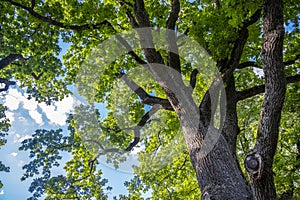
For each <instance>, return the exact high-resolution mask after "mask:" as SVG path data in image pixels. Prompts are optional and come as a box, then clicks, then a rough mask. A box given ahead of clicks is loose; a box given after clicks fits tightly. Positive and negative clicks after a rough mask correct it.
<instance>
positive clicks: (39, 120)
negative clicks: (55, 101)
mask: <svg viewBox="0 0 300 200" xmlns="http://www.w3.org/2000/svg"><path fill="white" fill-rule="evenodd" d="M29 115H30V117H31V118H32V119H33V120H34V121H35V122H36V123H37V124H39V125H42V124H43V123H44V122H43V118H42V114H41V113H39V112H38V111H37V110H29Z"/></svg>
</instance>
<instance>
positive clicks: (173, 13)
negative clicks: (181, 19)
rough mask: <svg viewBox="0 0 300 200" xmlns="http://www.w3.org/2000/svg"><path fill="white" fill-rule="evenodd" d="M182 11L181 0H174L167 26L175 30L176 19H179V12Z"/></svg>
mask: <svg viewBox="0 0 300 200" xmlns="http://www.w3.org/2000/svg"><path fill="white" fill-rule="evenodd" d="M179 11H180V2H179V0H172V9H171V12H170V15H169V18H168V19H167V28H168V29H171V30H174V29H175V24H176V21H177V20H178V14H179Z"/></svg>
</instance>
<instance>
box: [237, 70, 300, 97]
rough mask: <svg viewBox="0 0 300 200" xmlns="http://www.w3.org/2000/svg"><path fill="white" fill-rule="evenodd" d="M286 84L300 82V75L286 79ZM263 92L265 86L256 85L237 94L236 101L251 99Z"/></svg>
mask: <svg viewBox="0 0 300 200" xmlns="http://www.w3.org/2000/svg"><path fill="white" fill-rule="evenodd" d="M286 81H287V83H296V82H300V74H297V75H295V76H289V77H286ZM263 92H265V85H258V86H254V87H252V88H249V89H246V90H243V91H239V92H237V100H238V101H241V100H244V99H247V98H250V97H253V96H255V95H257V94H260V93H263Z"/></svg>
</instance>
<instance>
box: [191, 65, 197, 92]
mask: <svg viewBox="0 0 300 200" xmlns="http://www.w3.org/2000/svg"><path fill="white" fill-rule="evenodd" d="M198 73H199V71H198V69H194V70H193V71H192V73H191V76H190V86H191V87H192V88H193V89H194V88H195V86H196V81H197V74H198Z"/></svg>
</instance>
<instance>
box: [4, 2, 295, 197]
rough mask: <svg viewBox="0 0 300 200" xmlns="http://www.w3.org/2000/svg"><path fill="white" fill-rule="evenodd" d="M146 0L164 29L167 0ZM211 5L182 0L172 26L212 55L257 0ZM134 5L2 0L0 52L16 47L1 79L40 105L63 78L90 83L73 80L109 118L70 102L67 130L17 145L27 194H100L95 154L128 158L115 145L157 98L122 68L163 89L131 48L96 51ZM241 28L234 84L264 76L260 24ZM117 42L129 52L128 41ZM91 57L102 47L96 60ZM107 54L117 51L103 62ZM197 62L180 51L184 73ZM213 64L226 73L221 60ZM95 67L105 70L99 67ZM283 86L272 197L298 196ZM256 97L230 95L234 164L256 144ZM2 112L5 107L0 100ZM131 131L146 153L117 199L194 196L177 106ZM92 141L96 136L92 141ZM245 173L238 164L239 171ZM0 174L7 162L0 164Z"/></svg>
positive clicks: (291, 27)
mask: <svg viewBox="0 0 300 200" xmlns="http://www.w3.org/2000/svg"><path fill="white" fill-rule="evenodd" d="M144 2H145V8H146V10H147V11H148V14H149V19H150V23H151V25H152V26H153V27H156V28H158V27H165V26H166V23H167V19H168V17H169V15H170V9H171V6H172V3H171V2H172V1H150V0H145V1H144ZM219 3H220V4H221V6H220V7H217V8H216V6H215V5H214V4H213V3H212V1H208V0H195V1H180V4H181V9H180V12H179V18H178V23H177V26H176V31H177V32H179V33H180V32H181V33H183V32H184V33H186V34H188V36H189V37H191V38H193V39H194V40H195V41H197V42H198V43H199V44H200V45H201V46H202V47H203V48H204V50H205V51H207V53H208V54H209V55H210V56H211V57H212V58H213V59H215V60H217V61H220V60H221V61H222V60H225V59H230V57H231V56H232V52H231V51H232V49H233V47H234V46H235V45H236V43H235V41H236V40H237V39H238V38H239V31H240V30H241V29H242V27H243V25H244V23H245V22H247V20H248V21H249V20H251V17H252V16H253V14H255V13H256V12H257V10H259V9H260V8H261V1H258V0H253V1H246V0H241V1H235V0H222V1H219ZM284 3H285V10H284V15H285V25H286V32H287V33H286V36H285V40H284V52H285V54H284V60H285V61H286V62H287V61H290V60H292V61H293V60H294V62H292V63H290V64H286V65H287V66H286V69H285V73H286V75H287V76H292V75H295V74H297V73H299V60H298V58H299V48H298V44H299V42H300V41H299V40H300V37H299V9H298V2H297V1H295V0H289V1H287V0H286V1H284ZM133 4H134V1H131V0H122V1H111V0H105V1H94V0H84V1H77V0H68V1H59V0H36V1H29V0H25V1H19V0H15V1H11V0H3V1H1V2H0V8H1V14H0V43H1V47H2V48H1V52H0V58H1V61H4V60H5V59H6V58H8V57H9V56H10V55H12V54H17V55H19V56H17V57H16V58H15V59H13V60H12V61H11V62H10V63H8V64H7V65H4V64H3V65H1V69H2V70H1V73H0V76H1V78H3V79H5V80H15V81H17V84H18V85H19V86H20V87H22V88H24V89H26V91H27V92H28V93H29V97H30V98H35V99H36V100H38V101H39V102H46V103H48V104H50V103H51V102H52V101H53V100H59V99H62V98H63V97H64V96H66V95H68V94H69V93H70V91H68V90H67V86H68V85H69V84H72V83H74V82H75V83H77V84H78V83H82V84H87V85H89V87H84V88H80V87H79V88H78V89H79V92H80V94H81V95H83V96H84V97H86V99H87V100H88V101H89V103H91V104H93V103H105V104H106V108H107V110H108V111H109V112H108V114H107V115H106V116H100V113H99V112H98V111H97V110H96V109H95V108H93V107H88V106H82V107H78V108H77V110H76V111H75V113H79V114H80V115H76V114H75V115H74V117H73V118H70V119H69V121H68V123H69V124H70V125H69V133H63V131H62V130H56V131H55V130H50V131H49V130H37V131H36V133H35V134H33V138H31V139H27V140H25V141H24V142H23V143H22V146H21V147H20V150H23V151H29V156H30V158H31V159H32V160H31V162H30V163H28V164H26V165H25V166H24V167H23V169H24V170H25V173H24V175H23V177H22V180H25V179H27V178H32V177H34V180H33V182H32V184H31V186H30V188H29V191H30V192H32V193H33V197H31V199H38V198H39V197H41V196H43V195H46V199H72V198H77V199H91V198H96V199H107V198H108V196H107V193H106V191H109V190H110V189H111V188H110V187H109V186H108V187H106V188H105V185H106V183H107V180H106V179H103V178H101V175H102V172H101V170H99V168H98V167H97V164H99V162H98V160H97V158H98V157H99V156H103V155H105V156H106V160H107V162H110V163H112V164H113V165H114V166H115V167H116V168H117V167H118V165H119V164H120V163H122V162H124V161H125V160H126V156H127V155H128V154H129V153H128V152H127V154H126V153H124V152H123V151H124V150H125V149H126V148H127V147H128V145H129V144H130V143H131V141H132V140H133V139H134V137H135V135H134V134H135V132H134V131H135V128H136V126H137V124H138V123H139V122H140V120H141V118H142V117H143V116H145V114H146V113H147V112H148V111H149V110H151V109H152V108H153V105H144V103H143V99H141V98H140V96H139V95H138V94H136V93H135V92H134V91H132V89H130V87H128V85H126V84H125V83H124V81H123V80H122V79H121V78H120V74H122V73H125V74H126V75H128V78H129V80H133V81H134V82H136V83H138V84H139V86H140V87H141V88H143V89H144V91H145V92H146V93H148V94H151V95H153V96H156V97H159V98H162V99H163V98H166V94H165V93H164V92H163V90H162V88H161V87H160V86H159V85H158V83H157V82H155V81H154V80H153V79H152V78H149V75H148V74H147V73H146V70H143V69H141V68H139V67H137V66H138V65H139V64H141V63H138V62H137V60H136V59H134V58H133V56H130V55H124V54H121V55H114V54H113V53H114V51H113V50H114V49H116V48H117V47H118V46H117V45H116V46H114V44H111V43H109V44H108V45H107V46H105V48H99V46H100V47H103V46H101V45H103V44H104V43H105V41H106V39H108V38H109V37H111V36H114V35H116V34H117V33H120V32H124V31H128V30H130V29H132V25H131V22H130V20H132V19H130V16H132V15H133V13H134V8H133V7H132V5H133ZM248 32H249V36H248V39H247V42H246V45H245V47H244V49H243V52H242V56H241V61H240V63H245V62H251V63H252V65H251V66H250V67H249V66H246V67H241V68H239V67H238V66H237V69H236V70H235V72H234V76H235V84H236V89H237V91H243V90H246V89H248V88H252V87H254V86H257V85H261V84H263V83H264V77H263V73H262V72H261V71H260V70H259V68H260V69H261V68H262V61H261V55H260V51H261V48H262V47H261V39H262V21H261V20H258V21H257V22H255V23H254V24H252V25H251V26H249V27H248ZM127 34H130V32H127ZM16 38H17V39H16ZM128 38H130V37H128ZM61 42H65V43H68V44H69V45H70V46H69V49H68V51H67V53H66V54H64V55H63V56H62V58H63V64H64V65H63V64H62V63H61V60H60V59H59V53H60V50H61V49H60V44H61ZM127 42H128V43H129V44H131V45H133V46H134V47H135V48H134V49H133V51H134V53H135V54H136V56H139V57H140V58H142V59H144V58H145V55H144V54H143V52H142V50H141V49H140V46H139V44H135V43H134V41H131V40H130V39H128V40H127ZM118 50H119V52H124V53H126V49H125V48H123V49H118ZM105 51H106V52H105ZM158 51H159V52H160V53H161V55H162V57H163V59H164V61H167V60H168V55H167V52H166V51H165V50H164V49H163V48H158ZM99 54H101V55H104V56H103V57H99ZM107 58H108V59H110V58H115V59H114V60H113V61H112V62H111V63H105V62H104V60H105V59H107ZM232 59H234V58H232ZM1 61H0V62H1ZM209 62H210V61H205V62H204V63H205V64H206V63H209ZM2 63H4V62H2ZM99 66H101V67H99ZM194 68H195V67H194V66H193V65H192V64H191V62H190V61H189V60H184V59H183V58H181V70H182V76H183V78H184V81H186V82H189V81H190V79H191V77H190V74H191V72H192V71H193V69H194ZM219 68H220V69H219V70H220V71H223V69H221V66H219ZM99 69H100V70H101V71H97V70H99ZM78 74H79V75H81V76H78ZM99 74H100V75H99ZM136 74H139V76H135V75H136ZM206 81H207V80H206V79H205V77H204V78H203V77H199V76H198V77H197V83H196V87H195V89H194V93H193V95H194V97H195V101H196V102H197V103H200V100H201V99H202V97H203V96H204V94H205V91H206V90H207V89H208V87H209V83H208V82H209V81H207V82H206ZM287 91H288V92H287V95H286V102H285V107H284V110H283V115H282V120H281V129H280V137H279V143H278V147H277V153H276V155H275V160H274V166H273V170H274V174H275V184H276V189H277V191H278V194H280V195H281V194H284V193H285V192H288V191H289V190H290V188H292V189H293V195H294V199H298V198H300V190H299V184H300V177H299V174H300V173H299V170H300V167H299V165H300V163H299V162H300V160H299V156H300V150H299V148H300V147H299V146H300V145H299V146H297V144H298V143H299V138H300V133H299V130H300V127H299V123H298V121H299V117H300V116H299V102H300V99H299V83H294V84H292V85H289V86H288V89H287ZM262 101H263V95H257V96H254V97H251V98H248V99H245V100H244V99H243V100H241V101H239V103H238V109H237V110H238V111H237V113H238V124H239V126H240V133H239V135H238V138H237V143H236V144H237V145H236V146H237V152H236V154H237V156H238V159H239V162H240V166H243V164H242V163H243V158H244V157H245V155H246V154H247V152H248V151H249V149H251V148H253V146H254V143H255V139H256V137H257V135H256V130H257V126H258V124H259V113H260V109H261V104H262ZM1 110H4V108H3V107H1ZM1 113H2V114H1ZM1 113H0V117H2V116H3V117H4V111H3V112H1ZM124 116H126V117H124ZM8 127H9V126H8V122H7V121H3V123H1V127H0V129H1V130H3V131H4V132H5V131H6V130H7V129H8ZM139 134H140V138H139V139H140V142H141V146H142V148H143V150H142V151H140V152H139V153H138V161H139V166H135V167H134V173H135V176H134V178H133V179H132V180H131V181H128V182H126V183H125V186H127V188H128V191H129V194H128V195H120V196H119V197H114V198H115V199H146V198H147V197H145V196H149V195H151V199H184V198H186V199H197V198H198V197H199V196H200V189H199V187H198V183H197V179H196V176H195V173H194V171H193V168H192V165H191V162H190V158H189V156H188V155H189V153H188V150H187V148H186V145H185V141H184V138H183V136H182V133H181V131H180V124H179V121H178V118H177V116H176V114H175V113H174V112H172V111H170V110H167V111H166V110H159V111H158V112H156V113H155V114H153V115H152V116H151V117H150V119H149V120H148V121H147V123H145V124H144V125H143V127H142V128H141V130H140V132H139ZM4 136H5V134H4V133H0V137H1V140H0V146H1V145H3V144H4V143H5V140H4V139H2V138H3V137H4ZM91 138H92V140H93V141H89V140H91ZM99 141H101V145H99V144H98V143H99ZM116 149H117V150H116ZM108 150H109V151H108ZM63 156H66V157H70V156H71V159H70V160H68V161H66V159H64V158H63ZM61 162H65V165H64V167H63V169H64V173H63V174H62V175H56V174H54V173H53V172H52V171H53V168H55V167H59V166H60V165H61ZM242 168H243V167H242ZM242 170H243V172H245V169H244V168H243V169H242ZM0 171H8V168H7V167H5V166H4V165H3V164H2V163H1V162H0ZM0 186H2V184H1V183H0ZM148 199H149V198H148Z"/></svg>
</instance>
